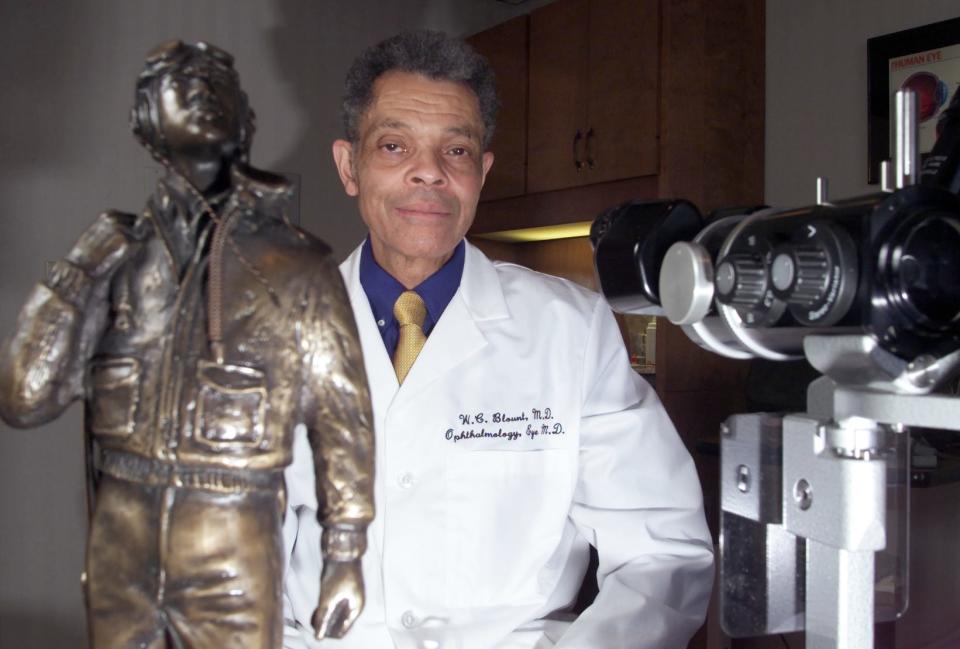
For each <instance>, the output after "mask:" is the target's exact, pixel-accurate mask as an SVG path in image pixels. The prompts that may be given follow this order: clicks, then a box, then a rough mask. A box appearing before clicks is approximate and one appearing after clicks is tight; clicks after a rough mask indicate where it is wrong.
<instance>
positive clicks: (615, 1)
mask: <svg viewBox="0 0 960 649" xmlns="http://www.w3.org/2000/svg"><path fill="white" fill-rule="evenodd" d="M529 56H530V64H529V70H530V71H529V75H530V76H529V89H530V94H529V113H528V124H527V165H528V166H527V191H528V192H529V193H535V192H544V191H550V190H556V189H562V188H565V187H576V186H580V185H588V184H594V183H602V182H606V181H611V180H619V179H622V178H633V177H637V176H644V175H648V174H655V173H656V172H657V169H658V152H657V134H658V119H657V104H658V78H659V3H658V0H560V1H559V2H555V3H553V4H550V5H547V6H545V7H542V8H540V9H538V10H536V11H534V12H533V13H531V14H530V54H529Z"/></svg>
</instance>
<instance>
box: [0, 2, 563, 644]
mask: <svg viewBox="0 0 960 649" xmlns="http://www.w3.org/2000/svg"><path fill="white" fill-rule="evenodd" d="M544 3H545V2H544V0H539V1H537V0H531V1H530V2H527V3H525V4H522V5H520V6H516V7H515V6H511V5H510V4H506V3H503V2H496V1H495V0H349V1H347V0H273V1H270V0H260V1H257V0H219V1H218V0H85V1H79V0H77V1H71V2H52V1H50V2H46V1H40V0H37V1H30V2H28V1H19V0H2V1H0V84H2V85H0V246H2V254H0V332H2V335H5V334H6V333H7V332H8V331H9V330H10V329H11V327H12V326H13V323H14V320H15V317H16V313H17V310H18V309H19V305H20V303H21V302H22V301H23V299H24V297H25V295H26V293H27V291H28V290H29V287H30V286H31V285H32V284H33V283H34V282H35V281H36V280H37V279H38V278H39V277H40V276H41V274H42V273H43V270H44V263H45V261H47V260H54V259H57V258H59V257H60V256H62V255H63V254H64V253H65V252H66V250H67V249H68V248H69V246H70V245H71V244H72V243H73V241H74V240H75V239H76V237H77V236H78V235H79V233H80V232H81V229H82V228H83V227H84V226H85V225H86V224H88V223H89V222H90V221H91V219H92V218H93V217H94V216H95V215H96V214H97V213H98V212H99V211H100V210H102V209H104V208H107V207H112V208H117V209H122V210H127V211H139V210H140V209H141V207H142V205H143V201H144V199H145V197H146V195H147V194H148V192H149V191H150V188H151V187H152V178H153V176H154V174H155V170H156V167H157V165H156V164H154V163H153V162H152V161H151V159H150V158H149V156H147V155H146V154H145V153H144V152H143V151H142V150H141V149H140V148H139V147H138V146H137V144H136V143H135V142H134V140H133V138H132V137H131V136H130V133H129V129H128V127H127V114H128V111H129V108H130V103H131V100H132V97H133V81H134V79H135V78H136V75H137V73H138V72H139V70H140V67H141V65H142V61H143V56H144V54H145V53H146V52H147V51H148V50H149V49H150V48H151V47H153V46H154V45H156V44H157V43H159V42H162V41H164V40H167V39H170V38H181V39H184V40H200V39H204V40H209V41H210V42H212V43H215V44H217V45H219V46H221V47H223V48H225V49H227V50H228V51H230V52H231V53H233V54H234V56H235V57H236V66H237V69H238V70H239V71H240V76H241V80H242V83H243V85H244V88H245V89H246V91H247V93H248V94H249V95H250V98H251V101H252V104H253V106H254V107H255V109H256V111H257V117H258V129H257V135H256V139H255V141H254V148H253V155H252V162H253V163H254V164H255V165H257V166H260V167H264V168H267V169H274V170H280V171H285V172H292V173H295V174H299V177H300V181H301V185H302V194H301V200H300V213H301V216H302V218H301V223H302V224H303V225H304V226H305V227H307V228H308V229H310V230H311V231H313V232H314V233H316V234H318V235H320V236H321V237H323V238H325V239H327V241H328V242H329V243H330V244H331V245H332V246H333V248H334V250H335V252H336V253H337V255H338V256H340V257H343V256H345V255H346V254H347V253H348V252H349V250H351V249H352V247H353V246H354V245H356V243H357V242H358V241H359V240H360V238H361V237H362V235H363V229H362V227H361V226H360V221H359V218H358V217H357V216H356V213H355V209H354V207H353V205H352V204H351V202H350V201H349V200H348V199H347V198H346V197H345V196H344V195H343V190H342V188H341V186H340V184H339V181H338V180H337V179H336V174H335V171H334V167H333V165H332V163H331V157H330V143H331V142H332V140H333V139H334V138H335V137H337V136H338V135H339V120H338V112H337V111H338V109H337V106H338V104H339V95H340V88H341V84H342V80H343V75H344V73H345V71H346V68H347V66H348V65H349V62H350V61H351V60H352V59H353V57H354V56H355V55H356V54H357V53H358V52H359V50H360V49H361V48H362V47H364V46H365V45H367V44H370V43H372V42H374V41H376V40H379V39H380V38H383V37H385V36H388V35H390V34H391V33H394V32H396V31H399V30H401V29H404V28H414V27H429V28H436V29H444V30H447V31H449V32H451V33H455V34H470V33H474V32H476V31H480V30H481V29H484V28H486V27H488V26H490V25H493V24H496V23H499V22H502V21H504V20H506V19H508V18H510V17H512V16H514V15H516V14H518V13H522V12H526V11H529V10H530V9H531V8H532V7H534V6H539V5H542V4H544ZM84 507H85V506H84V499H83V465H82V442H81V409H80V408H79V407H78V406H75V407H73V408H72V409H71V410H70V411H68V412H67V413H66V414H65V415H64V416H63V417H61V418H60V419H59V420H57V421H56V422H54V423H52V424H50V425H48V426H44V427H42V428H40V429H37V430H31V431H20V430H12V429H9V428H6V427H5V426H2V425H0V647H3V648H7V647H10V648H14V647H17V648H20V647H30V648H31V649H44V648H47V647H50V648H53V647H82V646H84V640H83V637H84V634H85V632H84V622H83V608H82V600H81V593H80V585H79V575H80V572H81V570H82V565H83V549H84V528H85V510H84Z"/></svg>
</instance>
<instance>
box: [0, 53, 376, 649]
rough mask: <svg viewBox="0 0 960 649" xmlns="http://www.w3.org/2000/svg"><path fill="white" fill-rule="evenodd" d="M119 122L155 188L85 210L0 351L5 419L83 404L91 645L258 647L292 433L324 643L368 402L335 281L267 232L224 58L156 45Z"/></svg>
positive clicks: (268, 630)
mask: <svg viewBox="0 0 960 649" xmlns="http://www.w3.org/2000/svg"><path fill="white" fill-rule="evenodd" d="M132 121H133V130H134V133H135V134H136V136H137V137H138V139H139V140H140V142H141V143H142V144H143V145H144V146H145V147H146V148H147V149H148V150H149V151H150V152H151V153H152V154H153V155H154V157H155V158H156V159H157V160H158V162H160V163H161V164H162V165H163V166H164V167H165V169H166V171H167V174H166V176H165V177H164V178H162V179H161V180H160V181H159V183H158V186H157V190H156V192H155V194H154V195H153V196H152V197H151V198H150V200H149V202H148V203H147V207H146V209H145V210H144V212H143V213H142V214H140V215H132V214H121V213H118V212H109V213H105V214H103V215H101V216H100V218H99V219H98V220H96V221H95V222H94V224H93V225H92V226H91V227H90V228H88V229H87V231H86V232H84V234H83V235H82V236H81V237H80V240H79V241H78V242H77V244H76V245H75V246H74V247H73V249H72V250H70V251H69V252H68V254H67V255H66V257H65V258H64V259H63V260H60V261H58V262H56V263H55V264H54V265H53V268H52V269H51V272H50V274H49V276H48V277H47V278H46V279H45V280H44V281H43V282H41V283H40V284H39V285H38V286H37V287H36V288H35V289H34V290H33V292H32V293H31V294H30V297H29V298H28V300H27V304H26V306H25V307H24V309H23V311H22V312H21V314H20V319H19V321H18V323H17V330H16V331H15V333H14V335H13V336H12V337H11V338H10V340H8V341H7V343H6V344H5V345H4V347H3V348H2V352H0V415H2V416H3V418H4V419H5V420H6V421H7V422H9V423H11V424H12V425H18V426H36V425H40V424H42V423H44V422H46V421H49V420H51V419H53V418H54V417H56V416H58V415H59V414H60V413H61V412H63V410H64V409H65V408H66V407H67V406H68V405H69V404H70V403H71V402H73V401H74V400H76V399H79V398H85V399H86V425H87V431H88V434H89V435H90V436H91V437H92V439H93V440H94V442H95V444H96V446H97V448H98V450H99V451H100V452H99V453H98V456H97V460H96V465H97V468H98V471H97V474H98V478H99V480H98V485H97V489H96V494H95V499H96V505H95V508H94V509H93V512H92V517H91V521H90V537H89V542H88V546H87V573H86V574H87V577H88V582H87V604H88V613H89V626H90V637H91V644H92V646H93V647H94V649H159V648H161V647H180V648H184V649H224V648H233V649H252V648H257V649H267V648H271V647H276V646H279V644H280V642H281V636H282V625H283V622H282V609H281V592H282V583H281V579H282V572H283V562H284V557H283V551H282V543H281V540H280V531H281V519H282V515H283V512H284V506H283V503H284V502H285V498H284V486H283V473H282V472H283V468H284V467H285V466H286V465H287V464H288V463H289V462H290V459H291V457H292V447H293V441H294V428H295V427H296V426H297V424H300V423H303V424H305V426H306V429H307V432H308V435H309V438H310V441H311V445H312V448H309V447H308V448H307V449H306V455H307V456H309V459H308V461H309V462H310V464H311V465H313V466H315V467H316V468H317V472H318V474H319V475H320V476H321V479H320V480H318V484H317V493H318V497H319V498H320V501H321V502H322V503H323V507H321V508H319V510H318V516H319V518H320V521H321V522H322V523H323V525H324V532H323V539H322V543H323V548H322V549H323V554H324V556H325V558H326V561H325V565H324V571H323V576H322V581H323V584H322V587H321V583H320V581H321V577H320V576H319V575H318V578H317V584H315V585H314V590H313V592H314V595H315V596H317V588H320V590H321V593H322V594H321V597H322V599H320V600H319V601H320V606H319V613H318V616H319V623H318V626H319V627H320V629H321V630H322V632H323V633H325V634H329V635H341V634H342V633H343V632H344V630H345V629H346V627H347V626H349V624H350V622H352V620H353V619H354V618H355V617H356V615H357V614H359V611H360V608H361V607H362V604H363V583H362V575H361V572H360V562H359V557H360V554H362V552H363V550H364V547H365V545H366V536H365V529H366V526H367V524H368V523H369V522H370V520H371V519H372V517H373V503H372V495H373V494H372V486H373V485H372V474H373V464H372V462H373V449H372V447H371V446H372V441H373V439H372V437H373V431H372V428H371V415H370V406H369V397H368V395H367V386H366V381H365V377H364V373H363V364H362V361H361V354H360V348H359V341H358V340H357V334H356V328H355V325H354V322H353V317H352V314H351V311H350V307H349V304H348V302H347V296H346V293H345V292H344V289H343V282H342V280H341V278H340V275H339V274H338V273H337V269H336V266H335V265H334V264H333V263H332V262H331V260H330V257H329V254H328V249H327V247H326V246H325V245H324V244H323V243H321V242H320V241H318V240H316V239H313V238H312V237H310V236H308V235H307V234H306V233H304V232H302V231H300V230H298V229H296V228H294V227H292V226H291V225H290V224H289V223H287V222H286V220H285V218H284V217H283V210H284V205H285V203H286V200H287V198H288V197H289V194H290V187H289V185H288V183H287V182H286V181H284V180H283V179H282V178H280V177H278V176H274V175H273V174H269V173H267V172H263V171H259V170H256V169H253V168H251V167H249V166H248V165H247V164H246V159H247V156H248V153H249V148H250V142H251V138H252V135H253V113H252V111H251V110H250V109H249V107H248V104H247V97H246V95H245V94H244V93H243V91H242V90H241V88H240V85H239V79H238V77H237V73H236V72H235V71H234V69H233V66H232V57H230V55H229V54H227V53H226V52H224V51H222V50H219V49H217V48H215V47H213V46H212V45H208V44H206V43H198V44H196V45H189V44H185V43H181V42H179V41H175V42H171V43H167V44H165V45H163V46H161V47H160V48H158V49H157V50H156V51H154V52H153V53H152V54H151V55H150V56H149V57H148V59H147V63H146V66H145V67H144V70H143V72H142V73H141V75H140V77H139V79H138V81H137V90H136V105H135V106H134V110H133V115H132ZM318 537H319V535H318ZM320 549H321V540H320V538H318V539H317V551H318V552H319V551H320Z"/></svg>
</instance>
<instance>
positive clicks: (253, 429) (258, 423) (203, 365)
mask: <svg viewBox="0 0 960 649" xmlns="http://www.w3.org/2000/svg"><path fill="white" fill-rule="evenodd" d="M197 386H198V395H197V411H196V418H195V421H194V431H195V432H194V437H195V441H196V442H198V443H199V444H201V445H204V446H207V447H210V448H212V449H214V450H226V449H231V448H242V447H251V446H256V445H258V444H260V442H261V441H263V436H264V419H265V417H266V407H267V385H266V377H265V376H264V373H263V372H262V371H260V370H258V369H255V368H252V367H244V366H242V365H221V364H218V363H211V362H210V361H200V363H199V364H198V365H197Z"/></svg>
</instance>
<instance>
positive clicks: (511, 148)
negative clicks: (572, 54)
mask: <svg viewBox="0 0 960 649" xmlns="http://www.w3.org/2000/svg"><path fill="white" fill-rule="evenodd" d="M528 22H529V18H528V17H527V16H517V17H516V18H514V19H512V20H508V21H507V22H505V23H502V24H500V25H497V26H496V27H493V28H492V29H488V30H486V31H484V32H480V33H479V34H475V35H474V36H471V37H470V38H468V39H467V42H468V43H470V45H472V46H473V47H474V49H476V50H477V51H478V52H480V53H481V54H483V55H484V56H485V57H486V59H487V60H488V61H489V62H490V65H491V66H492V67H493V69H494V71H495V72H496V75H497V92H498V93H499V95H500V98H501V100H500V104H501V105H500V111H499V113H498V115H497V128H496V130H495V131H494V133H493V141H492V142H491V145H490V150H491V151H493V156H494V164H493V167H492V168H491V169H490V172H489V173H488V174H487V180H486V182H485V183H484V185H483V192H482V193H481V195H480V200H482V201H489V200H494V199H497V198H507V197H510V196H519V195H521V194H523V193H525V192H526V177H527V85H528V84H527V67H528V66H527V37H528V29H527V24H528Z"/></svg>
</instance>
